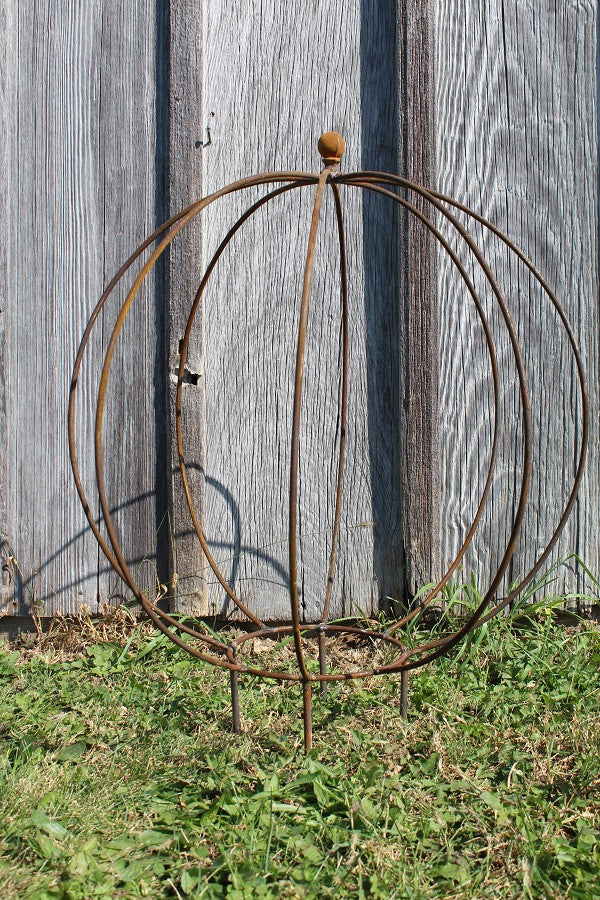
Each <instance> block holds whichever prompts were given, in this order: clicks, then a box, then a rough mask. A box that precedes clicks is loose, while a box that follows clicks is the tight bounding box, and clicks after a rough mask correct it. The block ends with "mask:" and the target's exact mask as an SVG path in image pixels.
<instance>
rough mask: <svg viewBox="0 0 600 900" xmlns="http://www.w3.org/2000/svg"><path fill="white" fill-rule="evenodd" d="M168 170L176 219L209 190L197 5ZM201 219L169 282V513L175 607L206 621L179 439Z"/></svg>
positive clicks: (177, 38) (199, 402)
mask: <svg viewBox="0 0 600 900" xmlns="http://www.w3.org/2000/svg"><path fill="white" fill-rule="evenodd" d="M170 34H171V78H170V98H171V102H170V110H171V118H170V155H169V159H170V165H169V189H170V207H171V214H175V213H176V212H179V210H181V209H183V208H184V207H186V206H188V205H189V204H190V203H192V202H193V201H194V200H198V199H200V197H201V196H202V194H203V193H204V191H203V177H202V161H203V153H204V148H203V144H204V143H207V141H208V133H207V131H206V127H207V123H208V119H207V117H206V114H205V111H204V103H203V96H202V88H203V68H202V42H203V13H202V5H201V4H198V3H194V2H192V0H177V2H172V3H171V27H170ZM202 222H203V216H202V214H201V215H200V216H198V217H197V218H196V219H195V220H194V221H193V222H192V223H191V224H190V225H189V226H188V227H187V228H186V229H185V230H184V232H183V233H182V234H180V235H179V236H178V238H177V239H176V241H175V243H174V245H173V246H172V248H171V251H170V278H169V303H170V307H169V308H170V313H169V333H168V348H169V390H170V403H171V407H170V408H171V418H170V421H171V423H172V427H171V469H172V476H171V482H170V494H171V496H170V508H171V529H172V545H171V546H172V554H173V560H172V566H173V572H174V573H175V575H176V577H175V581H174V584H173V593H174V602H175V606H176V609H177V610H178V611H179V612H186V613H192V612H193V613H195V614H196V615H202V614H206V613H208V612H209V609H208V605H207V597H206V578H205V572H204V566H203V561H204V556H203V554H202V551H201V550H200V547H199V545H198V538H197V536H196V533H195V532H194V530H193V526H192V521H191V518H190V513H189V508H188V504H187V500H186V498H185V495H184V492H183V486H182V483H181V476H180V474H179V463H178V453H177V444H176V438H175V427H174V423H175V413H174V410H175V393H176V386H177V373H178V369H179V344H180V341H181V340H182V338H183V334H184V332H185V327H186V323H187V319H188V315H189V311H190V307H191V305H192V301H193V298H194V296H195V293H196V291H197V289H198V285H199V283H200V279H201V277H202V271H203V262H204V257H203V245H202ZM203 340H204V329H203V311H202V310H200V313H199V317H198V323H197V328H196V330H195V332H194V340H193V342H192V345H191V346H190V347H189V350H188V357H187V363H186V368H187V375H186V378H185V381H184V385H183V397H184V405H185V412H186V415H185V420H184V423H185V433H184V450H185V452H186V459H187V463H188V466H187V476H188V482H189V485H190V489H191V491H192V494H193V498H194V501H195V504H196V507H197V515H198V517H199V521H200V522H201V523H204V520H205V512H204V497H205V495H204V453H205V439H204V431H205V409H204V375H203Z"/></svg>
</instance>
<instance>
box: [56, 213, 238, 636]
mask: <svg viewBox="0 0 600 900" xmlns="http://www.w3.org/2000/svg"><path fill="white" fill-rule="evenodd" d="M192 206H193V204H191V205H190V206H188V207H186V209H184V210H182V211H181V212H179V213H177V215H175V216H172V217H171V218H170V219H168V220H167V221H166V222H164V223H163V224H162V225H160V226H159V227H158V228H157V229H156V230H155V231H154V232H153V233H152V234H151V235H150V236H149V237H148V238H146V240H145V241H144V242H143V243H142V244H140V246H139V247H138V248H137V250H135V251H134V252H133V253H132V254H131V256H130V257H129V259H128V260H127V261H126V262H125V263H123V265H122V266H121V268H120V269H119V271H118V272H117V274H116V275H115V276H114V277H113V278H112V279H111V281H110V282H109V283H108V285H107V286H106V288H105V290H104V292H103V293H102V296H101V297H100V299H99V300H98V302H97V303H96V306H95V307H94V310H93V311H92V315H91V316H90V318H89V320H88V323H87V325H86V328H85V331H84V333H83V337H82V338H81V341H80V344H79V348H78V350H77V355H76V357H75V363H74V365H73V372H72V375H71V385H70V389H69V407H68V413H67V432H68V439H69V457H70V462H71V469H72V471H73V478H74V480H75V487H76V489H77V493H78V495H79V500H80V502H81V505H82V507H83V511H84V514H85V517H86V519H87V520H88V523H89V525H90V528H91V529H92V533H93V535H94V537H95V538H96V540H97V542H98V544H99V546H100V549H101V550H102V552H103V553H104V555H105V556H106V558H107V559H108V561H109V563H110V565H111V566H112V567H113V569H114V570H115V571H116V573H117V575H119V576H120V577H121V578H122V577H123V575H122V573H121V568H120V566H119V563H118V562H117V560H116V559H115V557H114V556H113V554H112V552H111V550H110V548H109V547H108V545H107V543H106V541H105V540H104V538H103V536H102V534H101V532H100V529H99V527H98V525H97V524H96V521H95V519H94V518H93V516H92V511H91V509H90V505H89V503H88V499H87V496H86V493H85V490H84V487H83V482H82V480H81V475H80V472H79V463H78V458H77V439H76V435H75V402H76V395H77V385H78V382H79V373H80V371H81V365H82V362H83V357H84V354H85V351H86V348H87V346H88V344H89V341H90V337H91V334H92V331H93V329H94V325H95V324H96V321H97V319H98V316H99V315H100V313H101V311H102V309H103V308H104V306H105V304H106V301H107V300H108V298H109V296H110V294H111V293H112V291H113V290H114V288H115V287H116V286H117V284H118V283H119V281H120V280H121V279H122V278H123V276H124V275H125V274H126V273H127V271H128V270H129V269H130V268H131V266H132V265H133V263H134V262H135V261H136V260H137V259H138V258H139V257H140V256H141V255H142V253H143V252H144V250H146V249H147V248H148V247H149V246H150V244H152V243H153V242H154V241H155V240H156V238H157V237H159V236H160V235H161V234H163V233H164V232H165V231H167V230H168V229H169V228H170V227H171V225H174V224H175V223H176V222H178V221H179V220H180V219H182V218H183V216H185V215H186V214H187V213H188V212H189V211H190V209H191V208H192ZM148 603H149V604H150V605H151V606H152V607H153V608H154V610H155V612H156V613H157V615H161V616H165V617H166V618H167V620H168V621H169V624H172V625H177V627H178V628H179V629H180V630H181V631H183V632H185V633H186V634H189V635H190V636H191V637H195V638H197V639H198V640H202V641H204V642H205V643H207V644H209V645H210V646H213V647H215V648H216V649H218V650H220V651H224V650H225V649H226V647H225V644H222V643H221V642H219V641H217V640H215V638H213V637H211V636H210V635H207V634H204V633H203V632H199V631H196V630H195V629H193V628H190V627H189V626H187V625H185V624H182V623H179V622H177V620H176V619H172V618H171V617H170V616H167V614H166V613H165V612H164V611H163V610H161V609H159V608H158V607H157V606H156V605H155V604H153V603H152V602H151V601H150V600H149V599H148Z"/></svg>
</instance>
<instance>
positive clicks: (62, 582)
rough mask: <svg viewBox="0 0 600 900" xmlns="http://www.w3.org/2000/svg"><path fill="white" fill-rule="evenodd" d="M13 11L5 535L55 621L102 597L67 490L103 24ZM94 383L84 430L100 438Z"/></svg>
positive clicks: (90, 268) (93, 267)
mask: <svg viewBox="0 0 600 900" xmlns="http://www.w3.org/2000/svg"><path fill="white" fill-rule="evenodd" d="M9 6H10V7H12V8H11V9H10V11H9ZM3 8H4V15H5V16H7V17H8V21H7V24H8V28H9V35H10V37H9V38H8V40H9V41H10V45H9V46H10V50H9V56H10V59H9V61H8V68H7V71H8V72H9V77H8V80H7V82H5V84H6V86H7V89H8V90H9V91H10V107H9V109H8V118H7V120H6V122H5V124H6V132H5V133H6V135H7V143H6V146H5V148H4V153H5V154H6V156H5V164H4V166H3V169H4V172H5V173H6V175H5V177H6V178H7V181H6V182H4V179H3V182H4V188H5V189H6V190H7V191H8V192H9V195H10V203H9V206H8V210H7V213H8V215H7V217H6V219H5V228H6V233H7V238H8V240H7V244H6V247H7V250H6V270H5V271H6V285H7V291H8V293H7V295H6V302H5V310H6V314H7V318H6V326H5V327H6V344H7V346H8V348H9V353H8V361H7V365H6V370H5V382H4V390H5V392H6V393H5V396H6V417H5V419H4V422H2V423H0V430H1V431H2V432H3V443H6V444H7V452H6V456H4V457H3V463H2V467H3V470H4V472H3V478H5V479H6V481H5V482H4V484H3V487H4V488H5V492H3V493H4V498H3V503H2V506H3V523H2V531H3V532H5V534H6V536H7V539H8V543H9V545H10V547H11V549H12V553H13V554H14V557H15V563H14V567H13V573H14V578H13V589H14V594H13V597H14V605H13V606H12V611H14V612H15V613H25V612H29V611H30V610H31V609H32V608H34V607H37V608H38V609H39V611H40V612H42V614H44V613H47V612H53V611H55V610H63V611H64V610H66V609H69V608H71V609H72V608H74V607H76V605H77V601H78V599H80V598H84V597H85V599H86V600H91V601H92V602H93V603H95V601H96V595H97V570H98V553H97V547H96V546H94V545H95V541H94V540H93V538H90V537H89V535H88V534H87V533H86V532H85V528H84V521H85V520H84V518H83V514H82V513H81V511H80V509H78V505H79V504H78V501H77V499H76V496H74V495H73V492H72V491H71V490H70V489H68V488H70V485H71V476H70V470H69V466H68V459H67V454H66V403H67V387H68V378H69V373H70V365H71V361H72V359H73V356H74V351H75V346H76V342H77V341H78V339H79V336H80V334H81V331H82V330H83V325H84V322H85V319H86V318H87V311H86V307H87V305H88V304H89V295H90V293H91V292H94V293H95V292H96V291H97V290H98V286H99V285H100V284H101V281H102V262H101V261H102V251H101V245H102V230H101V226H102V213H101V208H100V202H99V190H100V181H99V172H98V152H97V148H98V108H97V103H98V87H99V70H98V67H97V62H96V59H95V57H94V49H95V48H96V47H97V45H98V43H99V39H100V33H101V21H100V18H99V15H98V13H97V10H96V9H95V7H93V6H90V7H81V6H80V5H75V4H70V5H65V4H59V3H55V2H46V3H37V4H33V3H22V4H19V6H18V8H17V7H15V5H14V4H3ZM5 34H6V33H5V32H3V37H4V36H5ZM17 36H18V39H17ZM3 243H4V242H3ZM88 386H89V385H86V387H85V389H84V390H85V391H86V398H87V402H85V401H84V403H83V406H82V409H81V410H80V413H79V418H78V421H79V424H80V426H81V427H82V430H83V432H84V433H87V434H88V435H89V422H90V419H89V393H87V388H88ZM85 474H89V470H87V472H86V473H85Z"/></svg>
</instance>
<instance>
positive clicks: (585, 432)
mask: <svg viewBox="0 0 600 900" xmlns="http://www.w3.org/2000/svg"><path fill="white" fill-rule="evenodd" d="M430 193H431V194H432V196H435V197H437V198H438V199H439V200H442V201H443V202H444V203H447V204H448V205H449V206H453V207H455V208H456V209H460V210H461V212H464V213H465V214H466V215H468V216H470V217H471V218H472V219H475V220H476V221H477V222H479V223H480V224H481V225H483V226H484V228H487V229H488V231H491V232H492V234H494V235H495V236H496V237H497V238H499V239H500V240H501V241H502V243H503V244H505V246H507V247H508V249H509V250H511V251H512V252H513V253H514V254H515V255H516V256H517V258H518V259H519V260H520V261H521V262H522V263H523V264H524V265H525V266H526V267H527V269H529V271H530V272H531V274H532V275H533V277H534V278H535V279H536V281H537V282H538V284H539V285H540V287H541V288H542V290H543V291H544V293H545V294H546V296H547V297H548V298H549V300H550V302H551V303H552V305H553V307H554V309H555V311H556V313H557V315H558V317H559V319H560V320H561V322H562V325H563V328H564V329H565V332H566V334H567V339H568V341H569V344H570V346H571V352H572V353H573V357H574V359H575V365H576V368H577V378H578V380H579V389H580V393H581V407H582V409H581V446H580V449H579V458H578V462H577V468H576V470H575V477H574V480H573V486H572V488H571V491H570V493H569V497H568V500H567V503H566V505H565V508H564V510H563V512H562V514H561V516H560V519H559V521H558V525H557V526H556V529H555V530H554V532H553V534H552V535H551V537H550V540H549V541H548V543H547V545H546V547H545V548H544V550H543V551H542V553H541V555H540V556H539V557H538V558H537V560H536V561H535V563H534V565H533V566H532V568H531V569H530V570H529V572H528V573H527V574H526V575H525V576H524V577H523V579H522V580H521V581H520V582H519V584H518V585H517V586H516V587H515V588H514V589H513V590H512V591H511V592H510V593H509V594H508V596H507V597H505V598H504V599H503V600H501V601H500V602H499V603H498V604H497V605H496V606H495V607H493V609H491V610H489V611H488V612H487V613H486V614H485V616H484V617H483V618H482V619H481V621H480V622H479V623H478V624H479V625H483V624H484V623H485V622H487V621H489V619H491V618H492V617H493V616H495V615H496V614H497V613H499V612H501V611H502V610H503V609H504V608H505V607H506V606H507V605H508V604H509V603H511V602H512V600H514V599H515V597H517V596H518V595H519V594H520V593H521V591H522V590H523V589H524V588H525V587H527V585H528V584H529V583H530V582H531V581H532V579H533V578H535V576H536V575H537V573H538V572H539V570H540V569H541V567H542V566H543V564H544V563H545V562H546V560H547V559H548V556H549V555H550V553H551V552H552V550H553V549H554V547H555V546H556V542H557V541H558V539H559V537H560V535H561V533H562V530H563V528H564V527H565V524H566V522H567V519H568V518H569V516H570V514H571V511H572V508H573V505H574V503H575V500H576V498H577V494H578V492H579V487H580V484H581V479H582V478H583V470H584V467H585V460H586V456H587V447H588V442H589V398H588V392H587V385H586V380H585V371H584V368H583V360H582V358H581V352H580V350H579V346H578V344H577V339H576V337H575V334H574V332H573V328H572V326H571V323H570V322H569V319H568V318H567V314H566V313H565V311H564V309H563V306H562V304H561V303H560V301H559V300H558V298H557V297H556V295H555V293H554V291H553V290H552V289H551V288H550V286H549V284H548V282H547V281H546V279H545V278H544V276H543V275H542V274H541V272H540V271H539V270H538V269H537V267H536V266H535V265H534V264H533V263H532V262H531V260H530V259H529V258H528V257H527V256H526V255H525V253H523V251H522V250H521V249H520V248H519V247H517V246H516V244H514V243H513V241H511V239H510V238H509V237H508V236H507V235H506V234H504V233H503V232H502V231H500V229H499V228H497V227H496V226H495V225H493V224H492V223H491V222H489V221H488V220H487V219H485V218H484V217H483V216H480V215H479V214H478V213H476V212H474V211H473V210H471V209H469V208H468V207H466V206H463V204H462V203H458V202H457V201H456V200H452V199H451V198H450V197H446V196H444V194H440V193H438V192H437V191H430Z"/></svg>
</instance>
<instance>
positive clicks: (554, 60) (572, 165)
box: [436, 0, 600, 591]
mask: <svg viewBox="0 0 600 900" xmlns="http://www.w3.org/2000/svg"><path fill="white" fill-rule="evenodd" d="M438 31H439V33H440V34H442V33H443V34H444V35H445V39H444V41H440V42H439V44H438V63H437V65H438V81H437V96H436V105H437V118H438V123H439V129H440V136H441V137H440V141H439V150H438V172H439V175H438V186H439V189H440V190H441V191H442V192H444V193H446V194H449V195H451V196H455V197H456V198H457V199H458V200H460V201H461V202H463V203H465V204H467V205H468V206H471V207H472V208H473V209H475V210H477V211H479V212H480V213H482V214H483V215H484V216H486V217H488V218H489V219H490V220H491V221H492V222H493V223H494V224H496V225H497V226H498V227H500V228H501V229H503V230H505V231H506V232H507V233H508V234H509V236H510V237H511V238H512V239H513V240H514V241H515V242H516V243H517V244H518V245H519V246H521V247H522V248H523V250H524V251H525V253H526V254H527V255H528V256H529V257H530V258H531V259H532V260H533V261H534V262H535V263H536V264H537V265H538V267H539V268H540V270H541V271H542V273H543V274H544V275H545V276H546V278H547V280H548V282H549V284H550V285H551V286H552V287H553V288H554V289H555V290H556V293H557V296H558V299H559V300H560V302H561V303H562V304H563V305H564V307H565V309H566V311H567V314H568V316H569V318H570V320H571V322H572V323H573V326H574V330H575V333H576V335H577V339H578V341H579V344H580V347H581V350H582V353H583V356H584V361H585V365H586V369H587V378H588V385H589V388H590V400H591V409H592V416H591V422H592V432H591V439H590V453H589V459H588V468H587V474H586V476H585V481H584V484H583V487H582V490H581V494H580V498H579V501H578V503H577V508H576V511H575V512H574V514H573V515H572V517H571V519H570V520H569V522H568V524H567V527H566V528H565V531H564V533H563V536H562V538H561V541H560V544H559V549H557V551H556V553H555V554H554V556H553V559H555V560H556V559H557V558H558V557H559V556H564V555H566V554H568V553H574V552H577V553H579V554H580V555H581V556H582V557H583V558H584V559H585V560H586V562H587V564H588V565H589V566H590V568H591V569H592V571H595V572H597V571H598V570H599V563H600V560H599V558H598V553H599V545H598V540H597V527H596V523H597V516H598V475H599V472H598V466H599V454H598V435H597V410H598V346H597V334H598V303H597V271H598V270H597V263H598V256H597V208H598V204H597V200H598V197H597V133H596V118H597V107H596V103H597V98H596V87H597V85H596V5H595V4H593V3H590V2H577V3H551V2H546V0H535V2H528V3H517V2H489V3H485V4H480V3H474V2H469V0H456V2H454V0H446V2H442V3H440V5H439V17H438ZM472 231H473V235H474V237H475V238H476V240H478V241H479V242H480V246H481V247H482V249H483V251H484V253H485V254H486V255H487V256H488V258H489V259H490V261H491V263H492V268H493V270H494V271H495V272H496V273H497V274H498V279H499V283H500V286H501V288H502V290H503V291H504V292H505V294H506V297H507V300H508V302H509V305H510V307H511V311H512V314H513V316H514V319H515V321H516V322H517V330H518V334H519V340H520V342H521V346H522V348H523V352H524V358H525V362H526V367H527V373H528V381H529V387H530V391H531V396H532V401H533V409H534V435H533V462H534V472H533V479H532V485H531V492H530V500H529V506H528V510H527V514H526V517H525V521H524V525H523V531H522V536H521V539H520V542H519V546H518V550H517V554H516V556H515V558H514V561H513V564H512V566H511V568H510V569H509V573H508V576H507V578H506V580H505V581H506V583H508V581H509V580H513V579H518V578H520V577H522V576H523V575H524V574H525V573H526V571H528V569H529V567H530V566H531V565H532V564H533V562H534V560H535V558H536V556H537V555H538V554H539V552H540V551H541V550H542V549H543V547H544V546H545V544H546V542H547V540H548V539H549V538H550V535H551V533H552V531H553V529H554V526H555V524H556V522H557V520H558V517H559V514H560V511H561V509H562V507H563V506H564V504H565V502H566V499H567V494H568V490H569V485H570V483H571V482H572V478H573V475H574V468H575V462H576V454H577V449H578V446H579V439H580V427H579V424H578V422H579V418H580V413H581V406H580V401H579V398H578V388H577V381H576V373H575V369H574V366H573V363H572V359H571V357H570V354H569V348H568V344H567V341H566V339H565V338H564V336H563V334H562V333H561V327H560V323H559V322H558V319H557V317H556V315H555V314H554V313H553V312H552V310H551V307H550V305H549V302H548V301H547V299H546V297H545V295H544V294H543V292H542V291H541V290H540V289H539V288H538V287H537V286H536V285H535V284H534V282H533V279H531V277H530V276H529V274H528V273H527V271H526V269H525V267H524V266H522V265H521V264H518V263H517V262H516V260H514V259H510V258H509V257H508V256H507V254H506V253H505V252H504V251H503V249H502V247H501V245H500V244H499V242H497V241H496V240H495V239H491V238H489V237H488V236H486V235H485V234H483V233H482V232H481V229H479V228H478V227H475V228H474V229H472ZM467 257H468V254H467V255H465V254H464V252H463V253H462V258H463V259H466V258H467ZM469 265H470V263H469ZM475 278H476V286H477V287H478V288H480V289H481V290H482V291H483V292H484V294H485V297H486V308H487V309H488V311H489V312H490V314H491V317H492V321H493V326H494V334H495V337H496V339H497V344H498V355H499V361H500V364H501V368H502V370H503V378H502V383H501V401H502V402H501V415H502V421H503V425H504V431H503V438H502V441H501V451H502V452H501V456H500V459H499V464H498V468H497V476H496V478H495V479H494V484H493V488H492V493H491V497H490V502H489V503H488V507H487V511H486V514H485V517H484V520H483V522H482V525H481V528H480V532H479V534H478V536H477V537H476V539H475V541H474V543H473V552H472V553H471V552H470V553H469V554H468V556H467V558H466V560H465V565H464V568H463V575H462V577H463V578H464V579H465V580H466V579H468V577H469V573H470V571H474V572H475V574H476V577H477V581H478V583H479V584H480V585H481V586H482V587H483V586H485V585H486V584H487V583H489V577H490V572H491V571H493V569H494V568H495V566H497V565H498V563H499V560H500V558H501V555H502V552H503V549H504V546H505V544H506V541H507V539H508V529H509V527H510V523H511V519H512V515H513V513H514V509H515V507H516V498H517V490H518V484H519V479H520V475H521V472H522V441H521V439H520V437H519V435H518V429H517V425H518V423H519V422H520V412H519V399H518V392H517V387H516V373H515V370H514V364H513V363H511V352H510V349H509V345H508V341H507V338H506V333H505V330H504V328H503V327H502V325H501V321H500V318H499V316H498V315H497V314H494V313H493V312H492V303H491V295H490V293H489V290H487V289H486V288H485V285H484V281H483V279H482V278H481V277H478V276H477V275H475ZM439 291H440V320H441V322H442V332H441V338H440V343H441V350H440V360H441V373H440V404H441V417H442V419H443V420H444V421H445V422H446V423H447V426H448V427H447V431H446V434H445V438H444V440H443V442H442V476H441V480H442V487H443V491H442V493H443V497H444V504H445V507H444V508H445V514H444V516H443V518H442V535H441V540H442V556H443V560H444V562H446V561H448V560H449V559H450V558H451V557H452V556H453V555H454V553H455V552H456V550H457V549H458V545H459V542H460V540H461V539H462V537H463V536H464V534H465V533H466V530H467V529H468V523H469V521H470V519H471V518H472V515H473V514H474V511H475V508H476V505H477V501H478V495H479V493H480V492H481V489H482V487H483V481H484V477H485V471H486V468H487V462H488V458H489V456H488V454H489V445H490V439H491V391H490V381H489V379H488V377H487V374H486V373H487V371H488V364H487V359H486V352H485V349H484V345H483V341H482V339H481V331H480V329H479V328H478V326H477V324H476V319H475V317H474V316H473V314H472V312H470V311H469V308H470V302H469V300H468V297H467V295H466V291H465V290H464V289H462V288H461V287H460V285H459V281H458V280H457V278H456V276H455V275H454V274H453V273H452V267H451V264H450V263H449V262H448V261H447V260H446V259H444V258H442V257H440V262H439ZM515 460H516V462H515ZM567 583H568V586H570V587H571V589H576V588H577V587H579V588H581V587H583V585H582V584H581V583H580V584H579V585H577V583H576V582H575V581H573V579H571V578H567ZM505 587H506V584H505ZM587 587H588V589H589V588H590V587H592V585H589V584H588V585H587ZM559 588H560V585H557V584H554V585H553V586H552V590H553V591H555V590H557V589H559Z"/></svg>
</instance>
